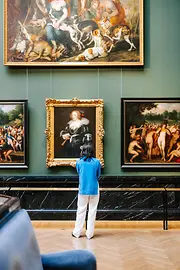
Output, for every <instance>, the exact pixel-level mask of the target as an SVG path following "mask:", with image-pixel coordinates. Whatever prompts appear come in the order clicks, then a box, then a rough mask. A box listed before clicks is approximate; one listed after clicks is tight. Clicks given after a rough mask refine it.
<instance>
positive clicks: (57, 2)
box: [4, 0, 144, 66]
mask: <svg viewBox="0 0 180 270" xmlns="http://www.w3.org/2000/svg"><path fill="white" fill-rule="evenodd" d="M4 15H5V16H4V18H5V21H4V39H5V40H4V44H5V46H4V64H5V65H8V66H13V65H14V66H22V65H23V66H25V65H28V66H30V65H33V66H43V65H46V66H47V65H49V66H82V65H83V66H113V65H114V66H128V65H130V66H133V65H140V66H142V65H143V64H144V52H143V0H4Z"/></svg>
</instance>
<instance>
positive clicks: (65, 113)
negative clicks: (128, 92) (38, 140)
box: [46, 98, 104, 167]
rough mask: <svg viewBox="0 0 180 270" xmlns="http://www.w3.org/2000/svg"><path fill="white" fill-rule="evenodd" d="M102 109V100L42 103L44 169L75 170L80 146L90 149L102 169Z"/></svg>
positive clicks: (55, 100)
mask: <svg viewBox="0 0 180 270" xmlns="http://www.w3.org/2000/svg"><path fill="white" fill-rule="evenodd" d="M103 105H104V102H103V100H102V99H95V100H79V99H77V98H73V99H72V100H58V99H51V98H50V99H47V100H46V113H47V129H46V136H47V158H46V165H47V167H52V166H73V167H75V164H76V160H77V158H79V157H80V152H81V146H83V145H90V146H91V147H92V148H93V151H94V156H95V157H96V158H98V159H99V160H100V162H101V166H102V167H103V166H104V158H103V136H104V128H103Z"/></svg>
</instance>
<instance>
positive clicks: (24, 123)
mask: <svg viewBox="0 0 180 270" xmlns="http://www.w3.org/2000/svg"><path fill="white" fill-rule="evenodd" d="M27 106H28V104H27V100H0V169H1V168H5V169H6V168H7V169H10V168H16V169H17V168H19V169H20V168H28V154H27V143H28V107H27Z"/></svg>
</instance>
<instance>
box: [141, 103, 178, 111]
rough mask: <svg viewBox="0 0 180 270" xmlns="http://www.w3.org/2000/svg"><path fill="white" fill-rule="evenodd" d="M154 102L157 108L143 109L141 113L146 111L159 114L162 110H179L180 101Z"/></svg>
mask: <svg viewBox="0 0 180 270" xmlns="http://www.w3.org/2000/svg"><path fill="white" fill-rule="evenodd" d="M155 104H157V108H153V109H151V110H145V111H144V112H143V114H147V113H154V114H161V113H163V112H164V111H168V112H172V111H173V110H176V111H177V112H180V103H155Z"/></svg>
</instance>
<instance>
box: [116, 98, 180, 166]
mask: <svg viewBox="0 0 180 270" xmlns="http://www.w3.org/2000/svg"><path fill="white" fill-rule="evenodd" d="M121 105H122V112H121V113H122V128H121V129H122V158H121V162H122V164H121V165H122V168H161V169H162V168H180V99H175V98H154V99H151V98H149V99H147V98H144V99H138V98H129V99H128V98H124V99H122V103H121Z"/></svg>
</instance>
